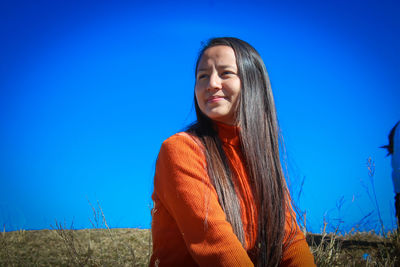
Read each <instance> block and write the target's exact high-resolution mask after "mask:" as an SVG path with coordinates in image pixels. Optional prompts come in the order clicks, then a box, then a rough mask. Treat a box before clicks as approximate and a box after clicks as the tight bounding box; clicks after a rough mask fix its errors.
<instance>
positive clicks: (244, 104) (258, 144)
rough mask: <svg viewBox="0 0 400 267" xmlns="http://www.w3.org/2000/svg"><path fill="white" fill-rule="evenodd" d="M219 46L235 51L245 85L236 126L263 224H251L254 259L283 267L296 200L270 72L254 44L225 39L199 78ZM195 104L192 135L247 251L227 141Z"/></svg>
mask: <svg viewBox="0 0 400 267" xmlns="http://www.w3.org/2000/svg"><path fill="white" fill-rule="evenodd" d="M219 45H223V46H228V47H231V48H232V49H233V51H234V53H235V56H236V64H237V68H238V75H239V78H240V81H241V86H242V87H241V92H240V95H239V98H238V103H237V107H236V111H235V122H236V125H237V126H239V129H240V130H239V138H240V145H241V149H242V153H243V161H244V166H245V167H246V171H247V173H248V176H249V179H250V183H251V185H252V192H253V194H254V198H255V201H256V203H255V204H256V207H257V210H258V222H250V223H254V224H255V223H257V224H258V227H257V228H258V233H257V239H256V242H255V246H254V249H253V250H252V251H250V252H249V255H250V256H251V258H252V260H253V262H254V263H255V264H256V265H257V266H277V265H278V264H279V262H280V259H281V256H282V250H283V248H282V247H283V239H284V233H285V229H284V228H285V215H286V210H287V209H288V208H289V206H288V205H289V202H290V199H289V194H288V189H287V186H286V182H285V178H284V174H283V170H282V166H281V162H280V156H279V128H278V121H277V116H276V110H275V103H274V99H273V95H272V90H271V85H270V81H269V77H268V73H267V70H266V68H265V65H264V62H263V60H262V59H261V57H260V55H259V54H258V52H257V51H256V50H255V49H254V48H253V47H252V46H251V45H250V44H248V43H246V42H245V41H242V40H240V39H237V38H232V37H224V38H213V39H211V40H209V41H208V42H207V43H206V44H205V45H204V46H203V48H202V49H201V50H200V53H199V55H198V58H197V62H196V70H195V77H196V76H197V68H198V64H199V61H200V59H201V57H202V55H203V53H204V51H205V50H207V49H208V48H211V47H214V46H219ZM194 102H195V109H196V116H197V121H196V122H195V123H194V124H192V125H191V126H189V128H188V132H189V133H192V134H194V135H195V136H197V137H198V139H199V140H200V141H201V142H202V143H203V145H204V147H205V155H206V161H207V171H208V174H209V176H210V179H211V181H212V183H213V185H214V187H215V189H216V192H217V194H218V200H219V202H220V204H221V206H222V208H223V210H224V212H225V214H226V218H227V220H228V221H229V222H230V224H231V225H232V227H233V230H234V232H235V234H236V236H237V237H238V239H239V240H240V242H241V243H242V245H243V246H245V235H244V230H243V224H242V220H241V210H240V203H239V199H238V196H237V193H236V191H235V187H234V182H233V177H232V172H231V170H230V167H229V164H228V160H227V157H226V155H225V153H224V150H223V148H222V143H221V140H220V139H219V137H218V133H217V130H216V128H214V124H213V121H212V120H211V119H210V118H208V117H207V116H206V115H205V114H204V113H203V112H202V111H201V110H200V108H199V105H198V103H197V100H196V96H195V97H194ZM292 216H293V214H292V213H291V217H292ZM292 220H294V219H293V217H292ZM291 233H292V231H291ZM252 241H253V242H254V240H252Z"/></svg>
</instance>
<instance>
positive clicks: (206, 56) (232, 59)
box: [198, 45, 236, 71]
mask: <svg viewBox="0 0 400 267" xmlns="http://www.w3.org/2000/svg"><path fill="white" fill-rule="evenodd" d="M212 66H216V67H219V68H220V67H234V68H236V56H235V52H234V51H233V49H232V48H231V47H229V46H225V45H218V46H213V47H210V48H207V49H206V50H205V51H204V53H203V55H202V56H201V58H200V61H199V65H198V71H200V70H202V69H208V68H210V67H212Z"/></svg>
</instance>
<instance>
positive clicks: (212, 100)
mask: <svg viewBox="0 0 400 267" xmlns="http://www.w3.org/2000/svg"><path fill="white" fill-rule="evenodd" d="M224 99H225V98H224V97H223V96H210V97H209V98H207V103H215V102H218V101H221V100H224Z"/></svg>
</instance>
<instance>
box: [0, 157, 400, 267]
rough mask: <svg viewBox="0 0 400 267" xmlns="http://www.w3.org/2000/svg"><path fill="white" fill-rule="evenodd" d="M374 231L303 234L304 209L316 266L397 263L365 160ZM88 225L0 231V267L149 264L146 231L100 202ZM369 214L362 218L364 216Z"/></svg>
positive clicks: (399, 241) (398, 243) (397, 238)
mask: <svg viewBox="0 0 400 267" xmlns="http://www.w3.org/2000/svg"><path fill="white" fill-rule="evenodd" d="M367 167H368V176H369V178H370V182H371V187H372V194H371V201H373V203H374V204H375V205H376V207H375V209H376V211H377V217H378V219H379V221H380V223H381V225H380V226H381V227H380V229H379V232H378V233H376V232H374V231H370V232H361V231H351V232H350V233H346V234H342V233H341V232H340V231H339V227H337V228H336V230H335V231H334V232H333V233H328V232H327V231H326V229H327V225H328V224H327V223H326V222H324V228H323V229H322V233H321V234H311V233H307V231H306V227H305V222H306V218H305V216H306V212H304V213H302V216H300V218H301V219H303V220H304V222H303V224H302V226H303V232H304V233H305V235H306V239H307V242H308V244H309V245H310V250H311V252H312V254H313V255H314V259H315V263H316V264H317V266H393V267H396V266H400V233H399V231H398V230H395V231H393V232H385V230H384V227H383V223H382V219H381V215H380V210H379V206H378V202H377V201H376V194H375V189H374V183H373V180H374V171H375V165H374V162H373V161H372V160H371V159H370V158H369V159H368V161H367ZM89 205H90V207H91V208H92V211H93V219H92V220H90V222H91V224H92V227H93V228H92V229H84V230H74V229H73V225H70V226H67V225H66V223H65V222H64V223H60V222H55V225H54V226H52V230H39V231H25V230H20V231H13V232H6V229H3V232H0V266H148V264H149V259H150V255H151V231H150V230H148V229H131V228H129V229H111V228H110V227H109V226H108V224H107V221H106V218H105V216H104V213H103V210H102V209H101V206H100V204H99V203H97V205H96V206H93V205H92V204H91V203H90V202H89ZM369 216H370V214H368V215H367V216H365V217H369Z"/></svg>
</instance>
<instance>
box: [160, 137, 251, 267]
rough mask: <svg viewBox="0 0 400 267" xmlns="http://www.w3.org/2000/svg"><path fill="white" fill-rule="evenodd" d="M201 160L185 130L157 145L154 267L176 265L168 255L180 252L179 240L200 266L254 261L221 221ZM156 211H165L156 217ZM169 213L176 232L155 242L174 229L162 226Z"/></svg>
mask: <svg viewBox="0 0 400 267" xmlns="http://www.w3.org/2000/svg"><path fill="white" fill-rule="evenodd" d="M205 164H206V161H205V156H204V154H203V152H202V150H201V147H200V146H199V145H198V144H197V143H196V142H195V141H194V139H192V138H191V137H189V136H188V135H186V136H185V135H182V134H177V135H174V136H172V137H170V138H168V139H167V140H166V141H165V142H164V143H163V144H162V146H161V149H160V152H159V155H158V159H157V164H156V173H155V178H154V194H153V199H155V207H154V215H153V225H152V228H153V242H154V244H153V253H156V254H157V255H154V254H153V256H152V258H153V259H152V261H154V262H156V263H157V265H158V266H167V265H170V266H171V265H176V263H175V264H174V262H172V261H171V259H179V257H183V256H182V255H184V253H182V251H180V249H179V247H178V245H176V244H178V243H177V242H175V241H176V240H178V239H183V240H184V244H185V245H186V249H187V250H188V251H189V253H190V255H191V257H192V258H193V259H194V261H195V262H196V263H197V264H198V265H200V266H253V263H252V262H251V260H250V258H249V256H248V255H247V252H246V250H245V249H244V248H243V246H242V244H241V243H240V242H239V240H238V238H237V237H236V235H235V234H234V232H233V229H232V227H231V225H230V224H229V222H228V221H227V220H226V217H225V213H224V211H223V210H222V208H221V206H220V204H219V202H218V197H217V193H216V191H215V189H214V187H213V186H212V184H211V182H210V178H209V176H208V175H207V171H206V165H205ZM159 208H160V209H165V211H160V210H158V209H159ZM157 212H164V213H165V214H167V215H162V216H161V215H160V216H158V217H157ZM168 218H171V220H172V221H173V222H174V223H176V229H177V235H176V236H174V235H172V234H171V235H170V236H169V237H168V238H169V240H170V242H163V243H162V244H158V240H163V238H162V237H161V235H163V234H168V233H172V232H173V229H172V228H173V227H169V228H171V229H169V230H168V229H165V227H164V226H165V225H163V224H165V223H166V222H167V219H168ZM163 227H164V230H163V231H161V230H160V229H163ZM178 234H179V236H178Z"/></svg>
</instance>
